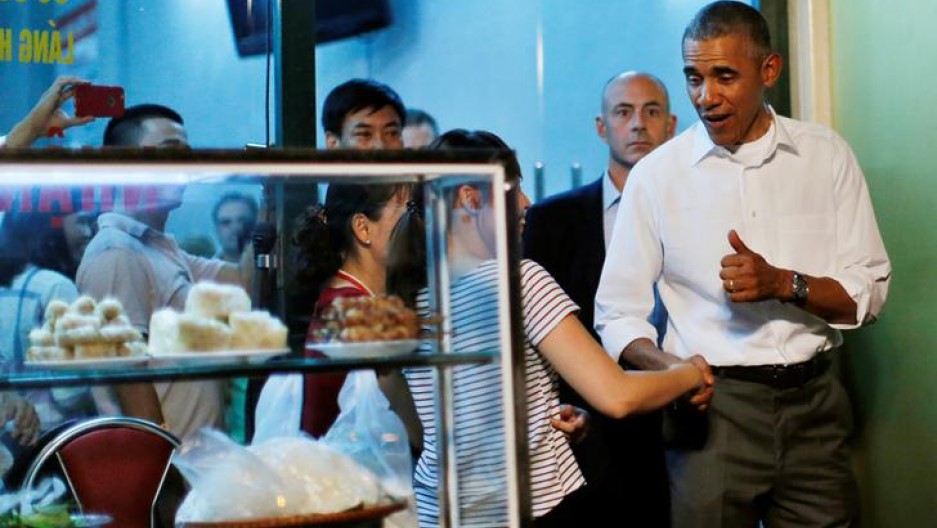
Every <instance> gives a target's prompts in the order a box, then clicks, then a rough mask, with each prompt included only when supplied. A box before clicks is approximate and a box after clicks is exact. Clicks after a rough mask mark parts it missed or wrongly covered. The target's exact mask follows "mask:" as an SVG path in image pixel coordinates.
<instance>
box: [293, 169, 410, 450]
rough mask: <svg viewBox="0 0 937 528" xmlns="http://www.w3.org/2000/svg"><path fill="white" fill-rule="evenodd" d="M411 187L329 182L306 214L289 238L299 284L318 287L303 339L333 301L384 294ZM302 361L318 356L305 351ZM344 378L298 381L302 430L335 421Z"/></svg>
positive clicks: (323, 428)
mask: <svg viewBox="0 0 937 528" xmlns="http://www.w3.org/2000/svg"><path fill="white" fill-rule="evenodd" d="M410 192H411V187H410V186H409V185H404V184H371V185H355V184H332V185H329V189H328V192H327V193H326V198H325V205H322V206H314V207H311V208H309V209H307V210H306V213H305V214H304V215H303V217H302V218H301V219H300V226H299V229H298V230H297V232H296V234H295V235H294V237H293V244H294V245H296V246H297V247H298V248H299V251H300V256H301V258H302V260H303V261H304V262H303V264H304V265H303V266H302V271H301V272H300V276H299V278H300V280H304V281H308V283H311V284H316V285H318V288H319V290H318V296H317V300H316V304H315V308H314V310H313V314H312V322H311V323H310V325H309V332H308V334H307V340H309V339H311V338H312V337H313V333H314V332H315V331H316V330H317V329H318V328H320V323H319V314H320V312H321V311H322V309H323V308H324V307H326V306H328V305H330V304H331V303H332V301H333V300H334V299H336V298H338V297H363V296H374V295H380V294H383V293H384V291H385V290H384V281H385V273H386V271H385V270H386V267H387V265H386V259H387V248H388V243H389V240H390V234H391V231H393V229H394V226H395V225H396V224H397V221H398V220H399V219H400V217H401V216H402V215H403V213H404V211H405V210H406V207H407V200H408V199H409V197H410ZM306 356H307V357H323V355H322V354H321V353H320V352H318V351H315V350H306ZM344 382H345V374H344V373H338V374H306V375H305V376H304V377H303V410H302V429H303V431H305V432H307V433H309V434H311V435H312V436H314V437H320V436H322V435H324V434H325V433H326V432H327V431H328V430H329V427H331V426H332V423H334V422H335V419H336V418H337V417H338V413H339V408H338V392H339V390H340V389H341V388H342V384H343V383H344Z"/></svg>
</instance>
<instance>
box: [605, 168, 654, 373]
mask: <svg viewBox="0 0 937 528" xmlns="http://www.w3.org/2000/svg"><path fill="white" fill-rule="evenodd" d="M658 231H659V226H658V222H657V211H656V204H655V202H654V200H652V199H651V197H650V196H649V194H648V190H647V188H646V186H644V185H643V184H642V173H641V172H640V166H639V167H635V170H634V171H632V173H631V175H630V176H629V180H628V185H626V186H625V190H624V193H623V194H622V197H621V205H620V206H619V208H618V216H617V218H616V220H615V230H614V233H613V235H612V240H611V242H610V243H609V246H608V252H607V255H606V258H605V265H604V266H603V267H602V277H601V279H600V281H599V289H598V292H597V293H596V298H595V329H596V331H597V332H598V334H599V337H601V338H602V345H603V347H604V348H605V350H606V351H607V352H608V353H609V355H611V356H612V359H615V360H616V361H617V360H618V358H619V356H620V355H621V352H622V350H624V348H625V347H626V346H627V345H628V344H629V343H631V342H632V341H634V340H635V339H638V338H642V337H646V338H648V339H650V340H652V341H653V342H655V343H656V342H657V330H656V329H655V327H654V325H653V324H652V315H653V312H654V283H655V282H656V281H657V279H658V278H659V277H660V273H661V266H662V263H663V250H662V246H661V243H660V237H659V234H658Z"/></svg>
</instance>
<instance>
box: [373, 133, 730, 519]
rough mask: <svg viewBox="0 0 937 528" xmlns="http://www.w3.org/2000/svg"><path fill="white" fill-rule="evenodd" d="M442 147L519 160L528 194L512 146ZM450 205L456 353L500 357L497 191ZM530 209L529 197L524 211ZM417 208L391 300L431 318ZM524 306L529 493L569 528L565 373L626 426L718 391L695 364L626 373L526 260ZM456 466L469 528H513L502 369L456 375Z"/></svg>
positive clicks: (432, 514)
mask: <svg viewBox="0 0 937 528" xmlns="http://www.w3.org/2000/svg"><path fill="white" fill-rule="evenodd" d="M431 148H437V149H464V148H475V149H479V148H482V149H493V150H500V151H504V152H505V153H507V154H508V158H507V167H506V169H507V176H508V179H509V181H510V183H511V184H513V185H519V181H520V166H519V165H518V163H517V159H516V158H515V157H514V155H513V153H512V152H510V150H509V148H508V147H507V145H506V144H505V143H504V142H503V141H502V140H501V139H500V138H498V137H497V136H495V135H494V134H491V133H489V132H484V131H471V132H470V131H466V130H453V131H450V132H447V133H446V134H443V135H442V136H440V137H439V138H438V139H437V140H436V141H435V142H434V143H433V145H431ZM449 199H450V200H451V204H450V205H451V215H452V216H451V218H450V233H449V236H448V243H447V250H448V257H449V262H450V271H451V278H452V292H451V296H452V309H451V313H450V314H449V315H450V317H451V319H452V320H451V322H452V328H453V342H454V343H453V348H454V349H455V350H456V351H457V352H471V351H477V350H491V349H497V348H498V347H499V346H500V343H499V340H498V333H497V328H498V321H497V312H498V310H497V290H496V281H495V273H496V263H495V261H494V256H495V250H494V248H495V246H494V239H495V233H494V232H493V226H494V221H493V219H494V217H493V214H494V211H493V207H492V205H493V204H492V196H491V192H490V190H489V189H486V188H480V187H478V186H473V185H462V186H459V187H458V188H457V189H455V190H454V191H453V192H452V193H451V195H450V197H449ZM529 205H530V202H529V200H528V199H527V197H526V196H524V194H523V192H521V191H520V189H518V203H517V212H518V214H519V215H520V217H521V226H522V227H523V215H524V213H525V211H526V208H527V207H528V206H529ZM415 209H416V208H411V211H409V212H408V214H407V215H405V216H404V218H403V219H402V220H401V222H400V223H399V224H398V226H397V230H396V231H395V234H394V238H393V239H392V241H391V253H390V255H389V257H388V291H389V292H390V293H397V294H399V295H401V296H402V297H404V299H405V300H406V301H407V302H408V303H411V304H413V305H415V306H416V308H417V311H418V312H419V313H420V315H421V316H423V317H426V316H429V315H430V314H429V309H428V296H427V295H428V293H427V291H426V289H425V285H426V275H425V274H426V271H425V262H426V260H425V253H421V252H420V251H419V249H420V248H425V243H424V242H423V240H422V237H423V236H424V233H425V230H424V227H423V225H422V222H421V218H420V215H419V214H418V211H416V210H415ZM520 275H521V281H520V283H521V305H522V306H521V307H522V313H523V326H524V334H525V337H526V338H525V343H524V345H525V366H526V394H527V415H528V424H527V426H528V440H529V446H528V449H529V456H530V460H529V466H530V486H531V489H530V495H531V502H532V508H533V516H534V517H535V519H536V525H537V526H538V527H544V526H569V525H570V524H568V523H570V522H573V521H574V519H573V518H572V517H571V518H566V517H565V514H564V513H563V510H564V509H565V508H561V509H557V506H558V505H560V503H561V502H562V501H563V500H564V498H566V497H567V496H568V495H570V494H571V493H573V492H574V491H576V490H577V489H578V488H579V487H581V486H582V485H583V484H584V479H583V477H582V474H581V473H580V471H579V467H578V466H577V464H576V461H575V459H574V457H573V453H572V450H571V448H570V446H569V443H568V441H567V439H566V437H565V436H564V433H563V431H562V430H561V428H562V427H563V425H564V424H563V422H562V421H561V420H557V418H558V416H557V414H556V413H557V410H558V409H559V408H560V402H559V392H558V386H557V381H558V380H557V375H560V376H562V377H563V378H564V379H565V380H566V381H567V382H568V383H569V384H570V385H571V386H572V387H573V388H574V389H575V390H576V391H577V392H578V393H579V394H582V395H583V396H584V397H585V398H586V400H587V401H588V402H589V403H590V404H592V405H593V406H594V407H595V408H596V409H598V410H599V411H601V412H603V413H605V414H608V415H610V416H615V417H622V416H625V415H628V414H631V413H634V412H641V411H647V410H651V409H656V408H659V407H662V406H664V405H666V404H667V403H669V402H671V401H672V400H674V399H675V398H677V397H679V396H681V395H683V394H686V393H689V392H691V391H697V393H696V396H695V397H694V398H695V400H696V401H705V400H706V398H707V394H708V393H709V392H711V388H710V386H711V384H712V378H711V375H710V374H708V373H706V374H705V375H704V373H703V370H702V369H701V368H698V366H697V365H698V364H697V363H696V361H698V360H696V359H691V360H688V361H685V362H683V363H679V364H677V365H675V366H674V367H672V368H670V369H668V370H665V371H658V372H626V371H624V370H622V369H621V368H619V367H618V365H617V364H615V362H614V361H612V359H611V358H610V357H609V355H608V354H606V353H605V351H604V350H603V349H602V347H601V345H599V344H598V343H597V342H595V340H593V339H592V337H591V336H590V335H589V333H588V332H587V331H586V329H585V328H584V327H583V326H582V324H581V323H580V322H579V319H578V318H577V317H575V313H576V311H577V310H578V307H577V306H576V305H575V304H574V303H573V302H572V301H571V300H570V299H569V297H567V296H566V294H565V293H564V292H563V290H562V289H561V288H560V287H559V286H558V285H557V284H556V282H555V281H554V280H553V278H552V277H551V276H550V274H549V273H547V272H546V271H545V270H544V269H543V268H542V267H540V266H539V265H538V264H536V263H535V262H533V261H530V260H524V261H522V262H521V274H520ZM433 372H434V371H433V370H432V369H430V368H412V369H408V370H406V371H405V375H406V377H407V381H408V382H409V385H410V390H411V392H412V393H413V399H414V402H415V404H416V407H417V413H418V415H419V417H420V420H421V422H422V425H423V430H424V436H423V454H422V456H421V457H420V460H419V461H418V463H417V467H416V471H415V474H414V488H415V491H416V498H417V509H418V512H419V515H420V524H421V526H436V525H437V523H438V498H437V488H436V486H437V465H436V464H437V453H436V437H435V435H436V429H435V419H434V406H433V394H434V383H435V381H434V373H433ZM453 377H454V382H453V391H454V400H455V401H454V406H455V414H454V416H455V431H454V438H455V443H456V464H457V466H458V482H457V483H456V485H457V488H458V491H459V505H458V508H459V511H458V513H457V514H458V517H459V519H460V523H461V525H462V526H504V525H506V524H507V517H506V514H507V511H506V501H507V499H506V494H507V490H506V489H504V487H503V482H504V479H505V478H510V477H509V476H507V477H506V476H505V475H504V471H505V466H504V446H503V445H501V442H502V438H503V430H502V420H500V419H493V417H492V413H495V412H497V411H498V410H499V409H500V408H501V401H500V397H501V396H500V395H501V389H500V372H499V367H498V365H496V364H485V365H465V366H458V367H455V368H454V376H453Z"/></svg>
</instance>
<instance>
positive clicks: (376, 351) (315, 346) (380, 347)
mask: <svg viewBox="0 0 937 528" xmlns="http://www.w3.org/2000/svg"><path fill="white" fill-rule="evenodd" d="M419 346H420V340H419V339H398V340H393V341H361V342H357V343H346V342H343V341H332V342H328V343H306V350H318V351H319V352H322V353H323V354H325V355H326V356H328V357H330V358H335V359H368V358H385V357H397V356H405V355H407V354H412V353H413V352H414V351H415V350H416V349H417V348H418V347H419Z"/></svg>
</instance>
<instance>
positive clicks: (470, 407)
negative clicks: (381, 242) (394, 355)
mask: <svg viewBox="0 0 937 528" xmlns="http://www.w3.org/2000/svg"><path fill="white" fill-rule="evenodd" d="M521 294H522V306H523V319H524V333H525V336H526V339H525V356H526V368H527V383H526V385H527V414H528V433H529V442H530V444H529V451H530V477H531V478H530V481H531V490H530V491H531V499H532V506H533V513H534V516H535V517H539V516H542V515H544V514H546V513H547V512H549V511H550V510H551V509H553V507H555V506H556V505H557V504H558V503H559V502H560V501H561V500H563V498H564V497H565V496H566V495H568V494H569V493H571V492H572V491H574V490H576V489H578V488H579V487H580V486H582V484H583V483H584V480H583V477H582V474H581V473H580V471H579V467H578V465H577V464H576V461H575V459H574V458H573V453H572V450H571V449H570V446H569V443H568V441H567V439H566V437H565V436H564V435H563V434H562V433H561V432H560V431H557V430H555V429H554V428H553V427H552V426H551V425H550V418H551V416H554V415H555V414H556V412H557V410H558V405H559V393H558V389H557V374H556V371H555V370H553V367H552V366H551V365H550V364H549V363H548V362H547V360H546V359H545V358H544V357H543V356H542V355H541V354H540V353H539V352H538V351H537V350H536V346H537V345H538V344H539V343H540V342H541V341H542V340H543V339H544V338H545V337H546V336H547V335H548V334H549V333H550V332H551V331H552V330H553V329H554V328H555V327H556V325H557V324H559V322H560V321H562V320H563V318H565V317H566V316H568V315H569V314H571V313H574V312H575V311H577V310H578V307H577V306H576V305H575V303H573V302H572V301H571V300H570V299H569V297H568V296H567V295H566V294H565V293H564V292H563V290H562V289H561V288H560V287H559V285H557V284H556V281H554V280H553V277H551V276H550V274H549V273H547V272H546V271H545V270H544V269H543V268H542V267H540V265H539V264H537V263H535V262H533V261H530V260H524V261H522V262H521ZM427 304H428V303H427V293H426V291H423V292H421V293H420V295H419V296H418V298H417V308H418V311H419V312H420V314H421V316H424V317H425V316H428V315H429V313H428V308H427ZM497 308H498V305H497V283H496V267H495V263H494V262H488V263H485V264H483V265H481V266H479V267H478V269H476V270H474V271H472V272H471V273H469V274H467V275H465V276H463V277H461V278H459V279H458V280H457V281H455V282H454V283H453V285H452V313H451V314H450V316H451V318H452V328H453V348H454V350H455V351H456V352H457V353H458V352H475V351H484V350H492V349H498V347H499V339H498V310H497ZM504 352H506V351H504ZM453 372H454V376H453V378H454V381H453V392H454V408H455V432H454V437H455V443H456V464H457V467H458V474H459V477H458V483H457V487H458V490H459V519H460V525H461V526H474V527H480V526H505V525H507V489H506V488H505V486H504V484H505V481H506V479H507V478H512V477H511V476H505V471H506V469H505V446H504V442H503V435H504V428H503V424H502V418H501V378H500V367H499V364H497V363H494V364H485V365H460V366H456V367H454V368H453ZM405 374H406V376H407V381H408V382H409V384H410V390H411V391H412V393H413V399H414V401H415V403H416V408H417V412H418V414H419V416H420V420H421V422H422V423H423V431H424V438H423V454H422V456H421V458H420V460H419V462H418V463H417V467H416V471H415V474H414V488H415V492H416V499H417V510H418V513H419V518H420V526H422V527H429V526H437V525H438V497H437V476H436V475H437V455H436V424H435V421H434V409H433V394H434V383H435V369H432V368H413V369H408V370H406V371H405Z"/></svg>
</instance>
